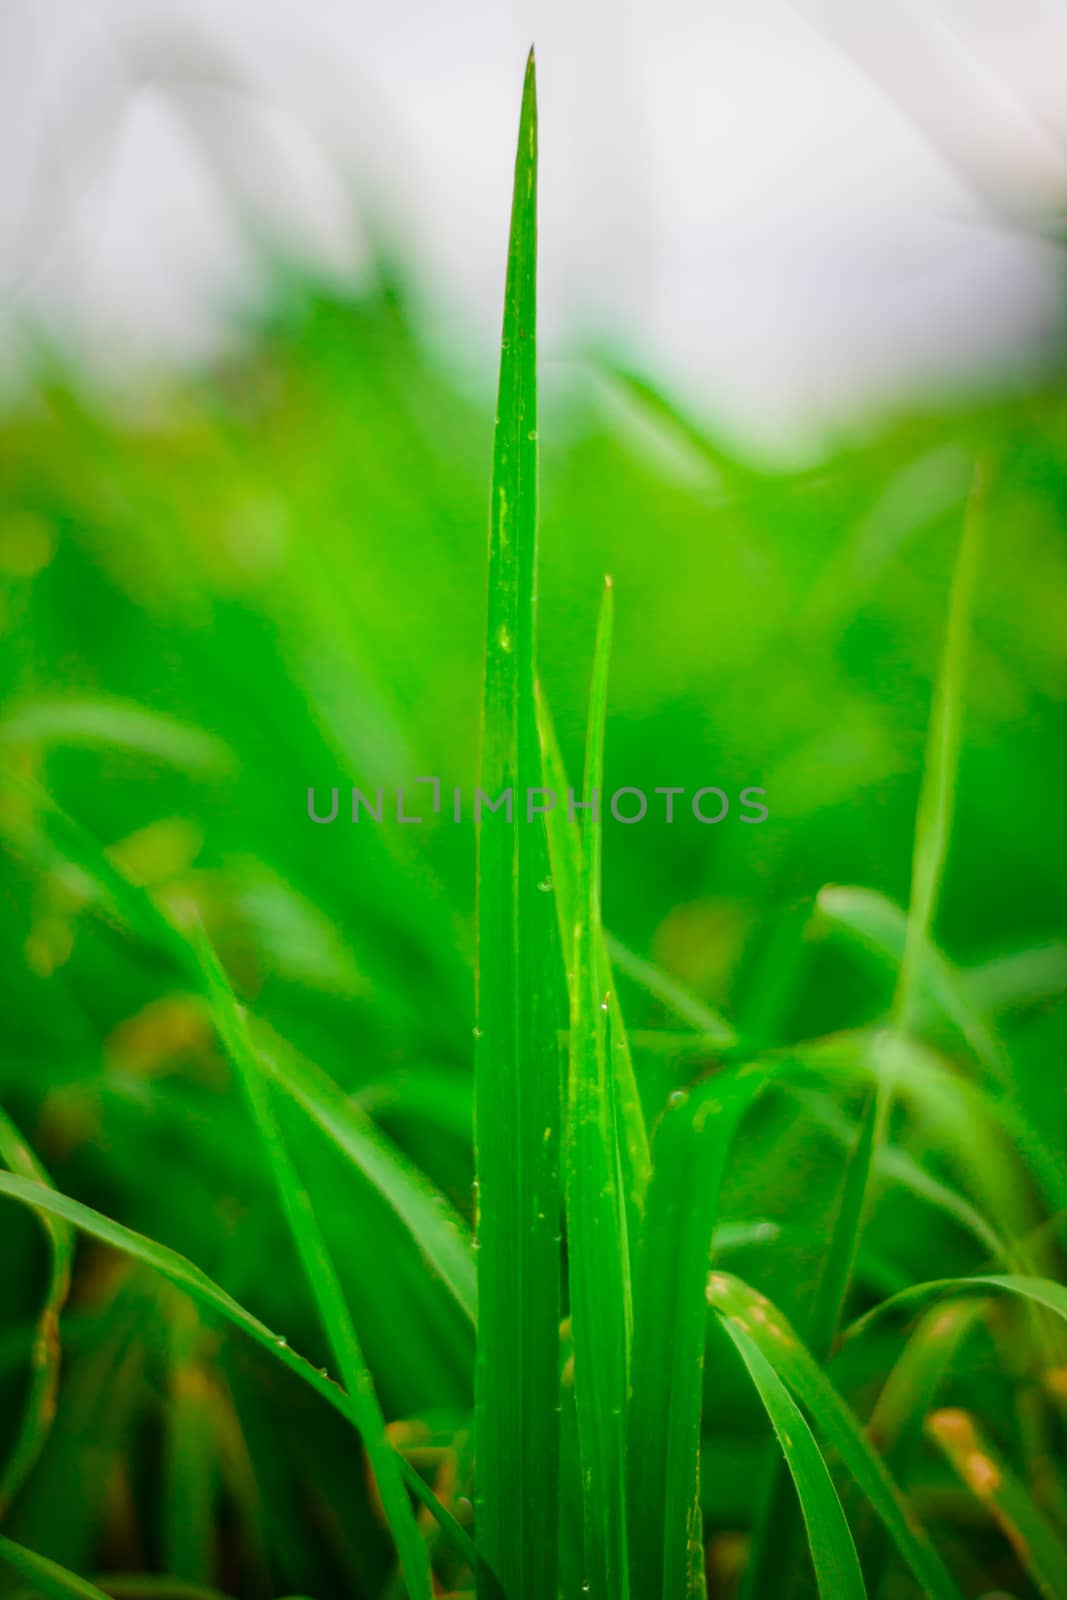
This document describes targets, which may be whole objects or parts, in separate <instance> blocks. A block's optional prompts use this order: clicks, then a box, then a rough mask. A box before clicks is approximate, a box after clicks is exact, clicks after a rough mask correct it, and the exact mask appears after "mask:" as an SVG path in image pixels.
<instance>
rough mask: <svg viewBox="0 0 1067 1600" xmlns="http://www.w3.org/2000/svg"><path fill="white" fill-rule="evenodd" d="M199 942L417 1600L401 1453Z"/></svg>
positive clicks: (425, 1571)
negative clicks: (388, 1430) (394, 1444)
mask: <svg viewBox="0 0 1067 1600" xmlns="http://www.w3.org/2000/svg"><path fill="white" fill-rule="evenodd" d="M197 944H198V948H199V957H200V963H201V968H202V970H203V973H204V977H205V980H206V983H207V989H208V996H209V999H210V1001H211V1006H212V1012H213V1020H214V1022H215V1026H216V1028H217V1029H218V1032H219V1037H220V1040H221V1042H222V1044H223V1046H224V1048H225V1050H226V1054H227V1056H228V1057H229V1059H230V1061H231V1063H232V1064H233V1067H234V1070H235V1071H236V1072H237V1074H238V1077H239V1078H240V1081H241V1085H242V1088H243V1089H244V1092H245V1095H246V1097H247V1100H248V1104H249V1107H250V1109H251V1112H252V1117H253V1120H254V1122H255V1124H256V1128H257V1130H258V1132H259V1136H260V1139H261V1140H262V1142H263V1147H264V1151H265V1154H266V1158H267V1163H268V1166H269V1168H270V1172H271V1177H272V1179H273V1181H274V1185H275V1187H276V1190H277V1193H278V1198H279V1200H280V1201H281V1205H282V1210H283V1212H284V1214H285V1218H286V1222H287V1223H288V1226H289V1231H290V1234H291V1236H292V1239H293V1243H294V1244H295V1246H296V1250H297V1254H298V1255H299V1258H300V1263H301V1266H302V1267H303V1270H304V1275H305V1277H306V1278H307V1281H308V1286H309V1288H310V1289H311V1293H312V1297H313V1299H314V1301H315V1305H316V1308H317V1310H318V1314H319V1319H320V1321H321V1323H322V1326H323V1330H324V1332H325V1334H326V1337H327V1339H328V1341H329V1344H330V1348H331V1349H332V1351H333V1355H334V1359H335V1361H336V1362H337V1366H338V1369H339V1371H340V1374H341V1378H342V1380H343V1382H344V1385H345V1388H346V1389H347V1391H348V1395H349V1398H350V1400H351V1403H352V1407H353V1410H354V1412H355V1415H356V1418H357V1421H356V1426H357V1427H358V1429H359V1432H360V1435H361V1436H362V1439H363V1447H364V1449H365V1450H366V1452H367V1459H368V1461H369V1462H370V1466H371V1470H372V1472H373V1473H374V1477H375V1481H376V1483H377V1485H378V1491H379V1493H380V1495H381V1498H382V1505H383V1507H384V1509H385V1515H386V1520H387V1521H388V1524H389V1531H390V1533H391V1534H392V1536H393V1539H394V1541H395V1543H396V1549H397V1555H398V1556H399V1558H400V1565H401V1568H402V1570H403V1573H404V1578H405V1581H406V1583H407V1588H408V1593H409V1594H410V1595H411V1596H412V1600H429V1597H430V1594H431V1580H430V1561H429V1556H428V1554H427V1550H426V1545H425V1543H424V1542H423V1539H422V1535H421V1534H420V1532H419V1529H418V1525H417V1523H416V1521H415V1515H414V1512H413V1510H412V1507H411V1501H410V1500H409V1499H408V1496H407V1491H406V1489H405V1487H404V1481H403V1478H402V1476H401V1473H400V1467H399V1464H398V1462H397V1457H396V1452H395V1451H394V1450H393V1448H392V1446H391V1445H390V1443H389V1439H388V1436H387V1434H386V1431H385V1418H384V1417H383V1416H382V1411H381V1407H380V1405H379V1404H378V1397H377V1395H376V1394H375V1392H374V1384H373V1381H372V1379H371V1375H370V1372H369V1370H368V1368H367V1364H366V1361H365V1360H364V1358H363V1351H362V1349H361V1348H360V1343H359V1338H358V1336H357V1334H356V1330H355V1327H354V1325H353V1322H352V1315H351V1312H350V1311H349V1308H348V1303H347V1301H346V1299H345V1294H344V1290H343V1288H342V1286H341V1280H340V1278H339V1277H338V1274H337V1269H336V1267H335V1265H334V1262H333V1258H332V1256H331V1255H330V1252H329V1249H328V1247H327V1244H326V1241H325V1239H324V1237H323V1234H322V1230H321V1228H320V1226H319V1222H318V1218H317V1217H316V1215H315V1212H314V1208H313V1207H312V1204H311V1197H310V1196H309V1194H308V1191H307V1188H306V1187H305V1184H304V1181H303V1179H302V1178H301V1176H300V1173H299V1171H298V1170H297V1167H296V1163H295V1162H294V1161H293V1158H292V1156H291V1155H290V1153H289V1149H288V1146H287V1145H286V1142H285V1138H284V1135H283V1133H282V1130H281V1126H280V1124H279V1122H278V1117H277V1113H276V1111H275V1107H274V1102H273V1100H272V1098H271V1092H270V1088H269V1085H268V1082H267V1078H266V1075H265V1073H264V1071H263V1068H262V1067H261V1065H260V1063H259V1060H258V1057H257V1056H256V1052H255V1047H254V1046H253V1044H252V1041H251V1038H250V1035H249V1032H248V1027H247V1024H246V1022H245V1018H244V1015H243V1014H242V1012H241V1010H240V1008H239V1007H238V1005H237V1002H236V1000H235V999H234V996H233V992H232V990H231V989H230V986H229V983H228V982H227V980H226V977H225V974H224V973H223V971H222V968H221V967H220V965H219V963H218V960H217V958H216V956H215V953H214V951H213V950H212V949H211V946H210V945H209V944H208V941H207V940H206V938H200V939H199V940H198V941H197Z"/></svg>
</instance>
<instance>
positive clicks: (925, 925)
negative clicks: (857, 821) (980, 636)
mask: <svg viewBox="0 0 1067 1600" xmlns="http://www.w3.org/2000/svg"><path fill="white" fill-rule="evenodd" d="M986 483H987V471H986V468H985V466H984V465H980V466H979V467H978V468H977V469H976V473H975V481H974V486H973V488H972V490H971V494H970V498H969V500H968V504H967V512H966V515H965V517H964V523H963V537H962V539H961V541H960V549H959V555H958V558H957V561H956V569H955V572H954V574H953V578H952V594H951V597H950V600H949V611H948V625H947V628H946V631H945V642H944V648H943V652H942V656H941V666H940V671H939V673H938V677H937V684H936V687H935V690H934V703H933V707H932V710H931V714H930V730H929V735H928V738H927V746H926V760H925V765H924V769H923V779H922V787H921V789H920V792H919V810H918V815H917V817H916V821H915V853H914V856H913V858H912V869H911V894H910V896H909V900H908V925H907V932H906V934H905V939H904V956H903V960H902V961H901V964H900V975H899V978H898V981H897V991H896V995H895V996H894V1003H893V1014H894V1020H895V1022H896V1024H897V1026H898V1027H899V1028H900V1029H901V1030H902V1031H903V1032H905V1033H907V1032H908V1031H909V1030H910V1029H911V1028H912V1026H913V1025H914V1020H915V1012H916V1006H917V1001H918V998H919V991H920V982H921V974H922V965H923V961H924V958H925V954H926V950H927V948H928V946H929V943H930V937H931V934H932V933H933V927H934V917H935V914H936V911H937V897H938V892H939V890H940V887H941V879H942V876H943V874H944V870H945V862H946V860H947V859H948V848H949V838H950V835H951V832H952V817H953V812H954V810H955V800H956V772H957V769H958V766H959V751H960V736H961V733H962V728H963V693H964V681H965V679H966V675H967V656H968V650H969V645H970V633H971V612H972V610H973V609H974V591H975V584H976V581H977V576H978V552H979V539H980V534H981V525H982V516H983V511H984V504H985V494H986Z"/></svg>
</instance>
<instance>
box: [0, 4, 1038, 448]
mask: <svg viewBox="0 0 1067 1600" xmlns="http://www.w3.org/2000/svg"><path fill="white" fill-rule="evenodd" d="M531 39H533V40H535V41H536V46H537V57H538V75H539V86H540V106H541V140H542V168H541V196H542V199H541V229H542V255H541V260H542V273H541V296H542V354H543V359H544V361H545V363H546V367H547V369H548V371H549V373H551V368H552V365H553V363H555V362H561V361H565V360H568V359H570V358H571V357H572V355H573V353H574V352H575V351H576V350H578V349H579V348H580V346H581V343H582V341H583V339H588V338H589V337H590V336H591V335H607V336H610V337H611V338H612V339H613V341H614V342H615V343H616V344H617V345H619V346H621V347H622V348H623V349H626V350H628V351H630V352H632V354H633V356H634V357H635V359H636V360H638V361H639V362H640V363H641V364H642V365H643V366H644V367H646V368H648V369H649V370H651V371H652V372H654V373H656V374H658V375H660V376H663V377H665V378H666V379H667V380H668V381H669V382H673V383H674V384H675V386H676V387H677V388H678V389H679V390H680V391H681V392H682V393H683V394H684V395H686V396H687V397H688V398H689V399H690V400H692V401H695V403H696V404H697V406H698V407H699V408H700V409H702V410H704V411H705V412H707V413H709V414H712V415H717V416H720V417H723V418H725V419H726V420H727V421H729V422H730V423H731V424H733V425H735V426H738V427H740V428H742V429H744V430H746V431H748V432H750V433H751V434H752V435H753V436H754V437H756V438H759V439H765V440H767V441H773V440H775V439H777V438H781V437H786V436H788V435H789V434H790V433H792V432H795V431H796V430H797V429H800V430H802V431H805V432H806V431H810V429H811V428H812V427H815V428H818V427H820V426H823V425H825V424H827V423H830V422H833V421H834V420H835V419H838V418H841V417H842V416H844V415H846V414H847V412H848V410H849V408H850V407H852V406H854V405H855V404H856V402H857V401H860V402H862V403H868V402H869V403H872V404H881V403H885V402H886V401H888V400H890V399H891V398H892V397H893V396H894V395H897V394H899V393H901V392H906V391H908V390H909V389H911V388H914V387H916V386H917V385H921V384H924V383H941V382H944V381H953V380H955V379H959V378H963V377H966V375H967V374H968V373H971V372H974V371H975V370H978V371H983V370H985V369H986V368H988V367H989V366H990V365H996V366H1003V365H1004V364H1005V363H1009V362H1014V361H1016V360H1018V359H1019V358H1020V357H1022V358H1024V359H1025V358H1026V357H1028V356H1029V357H1032V356H1033V355H1034V354H1035V353H1036V352H1039V351H1040V350H1041V348H1042V346H1043V345H1044V344H1045V343H1047V339H1048V335H1049V332H1050V330H1051V328H1052V326H1053V322H1054V318H1055V316H1056V312H1057V307H1058V302H1059V294H1060V286H1059V274H1060V272H1061V267H1060V262H1059V258H1058V256H1057V254H1056V252H1055V251H1054V250H1053V249H1052V248H1051V247H1050V246H1049V245H1048V244H1043V243H1042V242H1041V241H1040V238H1039V237H1038V231H1039V227H1040V226H1047V225H1048V224H1049V223H1050V221H1051V220H1052V218H1053V216H1054V215H1055V213H1056V212H1057V211H1058V209H1059V208H1060V207H1061V205H1062V203H1063V200H1064V198H1065V196H1067V94H1065V93H1064V88H1065V84H1067V3H1062V0H914V3H912V0H528V3H520V0H512V3H508V0H451V3H450V0H373V3H372V0H0V305H2V308H3V311H4V313H5V315H4V318H3V323H2V330H3V334H4V336H5V342H7V341H9V340H10V339H11V338H12V336H13V335H15V330H16V329H17V326H18V324H19V321H20V318H21V314H22V313H23V312H25V311H28V310H29V311H32V312H34V313H35V314H36V315H37V316H38V317H40V316H41V315H42V314H43V316H44V318H45V320H46V322H47V323H49V324H51V325H55V326H57V327H59V328H62V329H64V330H66V331H67V332H68V333H69V334H71V335H73V336H77V337H78V338H79V339H80V340H81V341H83V342H85V343H87V344H88V346H89V347H90V348H92V349H94V350H96V351H97V352H98V353H99V355H100V357H101V359H102V360H104V361H106V362H109V363H110V364H111V365H112V366H113V367H114V366H116V365H118V366H120V367H121V366H123V365H124V364H126V363H128V362H130V361H131V359H132V360H134V361H136V362H140V361H141V360H143V359H144V358H145V357H148V358H150V359H151V358H162V359H169V358H171V357H172V356H175V355H176V356H178V357H179V358H181V359H188V358H189V357H190V356H195V355H198V354H200V353H202V352H204V351H207V350H210V348H211V347H212V345H213V343H214V342H215V341H216V339H217V338H218V337H220V335H222V333H223V332H224V330H225V327H226V321H227V315H228V311H227V308H228V307H229V306H231V305H232V304H233V303H234V301H235V300H238V301H239V300H240V298H241V297H242V296H243V295H246V294H247V293H248V292H249V288H250V287H251V286H252V285H253V284H254V281H255V279H254V264H253V262H254V258H253V257H252V256H250V254H249V252H248V250H247V246H246V245H245V244H244V243H243V242H242V234H241V231H240V229H239V227H238V226H237V224H236V222H235V207H234V197H235V196H236V195H243V196H244V197H245V199H246V201H251V202H253V203H254V204H255V205H256V206H257V207H258V208H259V209H260V210H261V211H262V212H265V213H266V215H267V216H268V217H269V218H270V220H271V223H272V225H273V226H275V227H277V228H278V229H279V230H281V231H282V232H283V233H284V234H285V235H286V236H289V237H292V238H295V239H299V240H301V241H302V246H303V248H305V249H306V250H307V251H308V252H309V253H310V254H312V255H313V256H314V257H315V258H317V259H324V260H326V261H328V262H330V263H332V264H333V265H334V266H335V267H337V268H339V269H340V270H342V271H344V272H349V273H352V274H358V271H359V268H360V264H361V263H364V262H365V261H366V259H367V249H368V247H367V243H366V233H365V227H364V222H365V219H366V218H367V217H379V218H381V219H382V221H383V223H384V224H385V225H386V226H387V229H388V235H389V238H390V240H391V241H392V242H393V243H394V245H396V244H400V245H404V246H407V247H408V249H409V250H410V252H411V253H412V255H413V259H414V260H415V261H416V262H417V263H418V264H419V268H420V273H421V276H422V278H423V280H424V283H425V284H426V286H428V287H429V288H430V289H431V291H432V293H433V295H434V297H435V303H436V304H437V305H438V306H440V307H442V308H447V309H448V312H449V320H450V322H451V324H452V327H451V332H452V333H454V335H455V339H456V343H457V350H459V351H460V352H461V359H462V360H463V362H464V364H465V365H468V364H470V363H471V362H472V361H473V362H474V363H475V364H477V363H479V362H481V361H483V360H484V361H485V362H486V363H487V364H488V362H489V361H490V360H491V359H492V351H493V345H494V341H495V339H496V338H497V335H498V329H499V317H500V301H501V293H502V281H503V257H504V247H505V239H506V228H507V215H508V206H509V190H510V178H511V164H512V155H513V147H514V138H515V124H516V118H517V113H518V101H519V91H520V85H521V76H522V68H523V62H524V57H525V51H526V47H527V46H528V44H529V42H530V40H531ZM353 202H355V203H353ZM361 214H362V217H363V219H364V220H363V221H361ZM1035 224H1036V225H1035Z"/></svg>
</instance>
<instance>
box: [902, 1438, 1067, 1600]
mask: <svg viewBox="0 0 1067 1600" xmlns="http://www.w3.org/2000/svg"><path fill="white" fill-rule="evenodd" d="M926 1431H927V1433H928V1434H929V1435H930V1437H931V1439H933V1440H934V1442H935V1444H937V1445H938V1446H939V1448H940V1449H941V1450H942V1451H943V1452H944V1455H945V1457H946V1458H947V1460H948V1462H949V1464H950V1465H951V1467H952V1469H953V1471H954V1472H955V1473H956V1474H957V1475H958V1477H959V1478H960V1479H961V1481H962V1482H963V1483H965V1484H966V1485H967V1487H968V1489H970V1490H971V1492H972V1494H974V1495H975V1496H976V1497H977V1498H978V1499H979V1500H980V1501H981V1502H982V1504H983V1505H984V1506H986V1507H987V1509H988V1510H989V1512H990V1514H991V1515H992V1517H993V1518H994V1520H995V1521H996V1523H997V1525H998V1526H999V1528H1000V1530H1001V1532H1002V1533H1003V1534H1004V1536H1005V1537H1006V1538H1007V1540H1008V1542H1009V1543H1010V1545H1011V1547H1012V1549H1013V1550H1014V1551H1015V1554H1016V1555H1017V1556H1018V1558H1019V1562H1020V1564H1021V1566H1022V1567H1023V1569H1024V1571H1026V1572H1028V1573H1029V1575H1030V1577H1031V1578H1032V1579H1033V1581H1034V1587H1035V1588H1036V1589H1037V1590H1038V1592H1039V1593H1040V1594H1042V1595H1043V1596H1044V1597H1045V1600H1062V1597H1063V1586H1064V1583H1065V1582H1067V1546H1065V1545H1064V1543H1063V1541H1062V1539H1061V1538H1060V1537H1059V1535H1058V1534H1057V1533H1055V1532H1054V1531H1053V1529H1052V1528H1051V1527H1050V1526H1049V1524H1048V1523H1047V1522H1046V1520H1045V1518H1044V1517H1043V1516H1042V1515H1041V1512H1040V1511H1039V1510H1038V1509H1037V1507H1036V1506H1035V1504H1034V1502H1033V1499H1032V1498H1031V1495H1030V1492H1029V1490H1028V1489H1027V1488H1026V1486H1025V1484H1023V1483H1022V1482H1021V1481H1020V1480H1019V1479H1018V1478H1017V1477H1016V1476H1015V1474H1014V1473H1013V1472H1012V1470H1011V1468H1010V1467H1009V1466H1008V1465H1007V1463H1006V1462H1005V1461H1004V1459H1003V1458H1002V1457H1001V1455H1000V1454H999V1452H998V1451H996V1450H995V1449H994V1448H993V1446H992V1445H991V1444H990V1443H989V1441H988V1440H987V1439H985V1438H983V1436H982V1434H981V1432H980V1431H979V1429H978V1427H977V1425H976V1424H975V1421H974V1419H973V1417H971V1416H969V1415H968V1413H967V1412H966V1411H959V1410H957V1409H956V1408H955V1407H952V1408H946V1409H945V1410H942V1411H935V1412H934V1413H933V1415H932V1416H930V1417H928V1418H927V1420H926Z"/></svg>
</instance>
